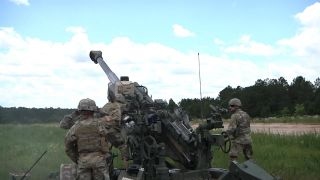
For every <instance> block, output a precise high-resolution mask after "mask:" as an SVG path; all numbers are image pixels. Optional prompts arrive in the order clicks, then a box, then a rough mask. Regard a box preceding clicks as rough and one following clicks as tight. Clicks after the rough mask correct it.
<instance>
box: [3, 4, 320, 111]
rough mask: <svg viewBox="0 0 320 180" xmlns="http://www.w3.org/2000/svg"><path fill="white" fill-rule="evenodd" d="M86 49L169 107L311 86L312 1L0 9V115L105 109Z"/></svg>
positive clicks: (315, 70)
mask: <svg viewBox="0 0 320 180" xmlns="http://www.w3.org/2000/svg"><path fill="white" fill-rule="evenodd" d="M91 50H101V51H102V55H103V58H104V60H105V62H106V63H107V64H108V65H109V67H110V68H111V69H112V70H113V72H114V73H115V74H116V75H117V76H119V77H120V76H129V77H130V80H131V81H134V82H138V83H139V84H140V85H143V86H146V87H147V88H148V92H149V95H150V96H151V97H152V98H153V99H164V100H167V101H169V99H171V98H172V99H173V100H174V101H175V102H176V103H178V102H180V100H181V99H185V98H200V97H211V98H217V97H218V95H219V92H220V91H221V90H223V89H224V88H225V87H227V86H231V87H233V88H236V87H237V86H241V87H248V86H252V85H254V83H255V82H256V81H257V80H258V79H262V80H264V79H267V78H269V79H278V78H280V77H284V78H285V79H286V80H287V81H288V83H289V84H290V83H292V81H293V79H294V78H296V77H297V76H303V77H304V78H305V79H306V80H308V81H310V82H312V83H314V81H315V80H316V79H317V78H318V77H320V74H319V70H320V2H319V1H316V0H281V1H279V0H261V1H257V0H224V1H218V0H197V1H195V0H161V1H148V0H135V1H133V0H90V1H87V0H46V1H44V0H1V1H0V94H1V98H0V106H2V107H28V108H33V107H35V108H49V107H53V108H58V107H59V108H76V107H77V105H78V102H79V101H80V100H81V99H83V98H91V99H93V100H95V101H96V103H97V105H98V106H99V107H101V106H103V105H104V104H105V103H106V102H107V91H108V83H109V80H108V78H107V76H106V75H105V74H104V72H103V70H102V69H101V68H100V66H99V65H97V64H94V63H93V62H92V61H91V60H90V58H89V52H90V51H91ZM200 82H201V83H200ZM200 87H201V88H200ZM200 89H201V90H200ZM200 92H201V95H200Z"/></svg>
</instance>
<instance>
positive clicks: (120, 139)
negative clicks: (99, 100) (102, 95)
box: [100, 84, 129, 168]
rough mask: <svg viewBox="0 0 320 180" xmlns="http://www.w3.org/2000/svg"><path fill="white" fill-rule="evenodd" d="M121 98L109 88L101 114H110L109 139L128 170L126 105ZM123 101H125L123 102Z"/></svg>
mask: <svg viewBox="0 0 320 180" xmlns="http://www.w3.org/2000/svg"><path fill="white" fill-rule="evenodd" d="M119 99H120V98H116V96H115V93H114V92H113V88H111V87H110V84H109V88H108V100H109V102H108V103H106V104H105V105H104V106H103V107H102V108H101V110H100V111H101V113H103V114H108V115H109V116H110V118H111V120H110V121H109V123H108V125H109V126H108V139H110V143H111V144H112V145H113V146H115V147H116V148H118V149H119V150H120V153H121V157H122V160H123V163H124V166H125V168H128V158H129V157H128V156H129V155H128V149H127V145H126V140H125V133H123V130H122V124H121V119H122V109H123V106H124V105H125V104H123V103H121V102H120V101H121V100H119ZM122 101H123V100H122Z"/></svg>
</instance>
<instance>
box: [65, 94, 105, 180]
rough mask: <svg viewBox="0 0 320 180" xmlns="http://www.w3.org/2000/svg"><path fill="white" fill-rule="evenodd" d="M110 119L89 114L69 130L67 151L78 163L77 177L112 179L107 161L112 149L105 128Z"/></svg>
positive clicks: (95, 179)
mask: <svg viewBox="0 0 320 180" xmlns="http://www.w3.org/2000/svg"><path fill="white" fill-rule="evenodd" d="M86 100H88V99H86ZM80 102H81V101H80ZM93 102H94V101H93ZM79 104H80V103H79ZM94 105H95V103H94ZM79 106H80V105H79ZM88 111H89V110H88ZM108 120H110V118H108V117H103V118H99V119H98V118H94V117H93V115H92V116H90V117H89V116H88V117H87V118H82V119H81V120H80V121H77V122H76V123H75V124H74V125H73V126H72V127H71V129H70V130H69V131H68V132H67V134H66V137H65V151H66V154H67V155H68V156H69V157H70V159H71V160H72V161H73V162H75V163H76V164H77V179H80V180H87V179H88V180H91V179H94V180H109V179H110V178H109V168H108V165H107V162H106V158H107V156H109V149H110V144H109V143H108V141H107V138H106V136H107V130H106V128H105V123H107V122H106V121H108Z"/></svg>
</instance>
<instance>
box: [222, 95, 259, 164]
mask: <svg viewBox="0 0 320 180" xmlns="http://www.w3.org/2000/svg"><path fill="white" fill-rule="evenodd" d="M229 111H230V112H231V113H232V115H231V120H230V123H229V126H228V130H227V133H228V134H229V136H231V143H232V144H231V149H230V152H229V156H230V160H231V161H233V160H237V157H238V155H239V153H240V152H241V151H242V153H243V154H244V157H245V159H246V160H248V159H251V158H252V154H253V151H252V139H251V136H250V132H251V130H250V120H251V118H250V116H249V115H248V114H247V113H246V112H244V111H243V110H241V101H240V99H238V98H233V99H231V100H230V101H229Z"/></svg>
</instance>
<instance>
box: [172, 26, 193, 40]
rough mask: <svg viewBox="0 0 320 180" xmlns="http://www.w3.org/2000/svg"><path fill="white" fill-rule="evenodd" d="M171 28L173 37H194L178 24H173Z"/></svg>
mask: <svg viewBox="0 0 320 180" xmlns="http://www.w3.org/2000/svg"><path fill="white" fill-rule="evenodd" d="M172 28H173V33H174V35H175V36H177V37H191V36H194V35H195V34H194V33H193V32H191V31H190V30H188V29H186V28H184V27H183V26H181V25H179V24H174V25H173V26H172Z"/></svg>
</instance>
